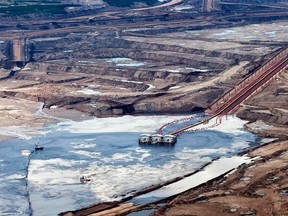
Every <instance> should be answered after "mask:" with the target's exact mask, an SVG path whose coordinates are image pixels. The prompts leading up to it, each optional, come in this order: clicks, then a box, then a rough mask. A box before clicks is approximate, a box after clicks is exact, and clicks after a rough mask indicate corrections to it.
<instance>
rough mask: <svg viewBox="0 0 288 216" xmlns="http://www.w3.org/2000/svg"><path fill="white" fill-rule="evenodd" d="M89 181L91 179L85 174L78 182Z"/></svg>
mask: <svg viewBox="0 0 288 216" xmlns="http://www.w3.org/2000/svg"><path fill="white" fill-rule="evenodd" d="M90 181H91V179H90V178H87V177H85V176H82V177H81V178H80V182H81V183H82V184H85V183H87V182H90Z"/></svg>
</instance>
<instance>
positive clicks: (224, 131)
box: [0, 116, 256, 216]
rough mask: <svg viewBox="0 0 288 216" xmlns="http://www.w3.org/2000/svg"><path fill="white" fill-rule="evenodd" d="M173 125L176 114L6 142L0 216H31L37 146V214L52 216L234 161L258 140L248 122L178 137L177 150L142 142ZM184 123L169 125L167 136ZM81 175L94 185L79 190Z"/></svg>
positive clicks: (94, 122)
mask: <svg viewBox="0 0 288 216" xmlns="http://www.w3.org/2000/svg"><path fill="white" fill-rule="evenodd" d="M175 119H179V116H123V117H118V118H100V119H99V118H94V119H90V120H85V121H82V122H73V121H66V122H61V123H58V124H57V125H54V126H53V125H52V126H49V127H46V128H45V130H44V131H43V132H42V133H43V134H44V135H43V136H42V137H34V138H32V139H30V140H20V139H14V140H8V141H4V142H1V143H0V156H1V157H0V158H1V161H0V171H1V172H0V180H1V183H0V190H1V195H0V215H8V214H12V215H29V204H28V199H27V192H26V181H25V176H26V166H27V163H28V157H29V152H31V151H32V150H33V149H34V144H35V143H37V142H40V144H41V145H43V146H44V147H45V148H44V150H43V151H36V152H34V153H32V154H31V155H30V156H31V162H30V166H29V175H28V189H29V192H30V200H31V207H32V210H33V213H34V215H37V216H45V215H49V216H50V215H56V214H57V213H59V212H62V211H67V210H75V209H78V208H82V207H86V206H89V205H92V204H95V203H99V202H103V201H112V200H117V199H121V198H122V196H121V194H129V193H131V191H133V190H138V189H141V188H143V187H146V186H148V185H152V184H157V183H161V182H164V181H167V180H170V179H172V178H175V177H178V176H182V175H185V174H187V173H191V172H193V171H195V170H196V169H198V168H200V167H202V166H203V165H204V164H206V163H208V162H210V161H211V160H212V159H213V158H217V157H221V156H222V157H223V156H227V157H228V156H231V155H234V154H235V153H237V152H239V151H241V150H242V149H243V148H246V147H249V145H251V144H252V143H253V142H254V141H255V139H256V136H255V135H253V134H251V133H249V132H247V131H244V130H243V124H244V123H245V122H244V121H241V120H240V119H238V118H229V119H228V120H226V119H223V126H220V127H219V128H215V129H210V130H206V131H195V132H192V133H187V134H183V135H181V136H179V138H178V141H177V143H176V145H175V146H171V147H168V146H166V147H165V146H145V145H139V144H138V142H137V139H138V137H139V135H140V134H142V133H155V132H156V131H157V129H158V128H159V127H160V126H161V125H162V124H164V123H166V122H170V121H174V120H175ZM225 121H226V123H225ZM192 122H193V121H191V122H190V123H192ZM229 122H230V123H229ZM185 124H187V123H186V122H182V123H176V124H172V125H170V126H169V127H167V128H165V129H164V132H165V133H166V132H169V131H172V130H175V129H177V128H179V127H182V126H184V125H185ZM225 124H226V125H225ZM83 175H84V176H86V177H89V178H91V182H90V183H88V184H80V181H79V178H80V177H81V176H83Z"/></svg>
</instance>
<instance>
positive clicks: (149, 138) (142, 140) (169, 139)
mask: <svg viewBox="0 0 288 216" xmlns="http://www.w3.org/2000/svg"><path fill="white" fill-rule="evenodd" d="M138 142H139V144H152V145H157V144H166V145H167V144H168V145H173V144H175V143H176V142H177V137H176V136H174V135H170V134H167V135H162V134H152V135H150V134H142V135H140V137H139V140H138Z"/></svg>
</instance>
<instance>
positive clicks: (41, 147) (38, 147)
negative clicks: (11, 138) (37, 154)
mask: <svg viewBox="0 0 288 216" xmlns="http://www.w3.org/2000/svg"><path fill="white" fill-rule="evenodd" d="M43 149H44V147H43V146H39V145H35V150H36V151H38V150H41V151H42V150H43Z"/></svg>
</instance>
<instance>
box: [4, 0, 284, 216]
mask: <svg viewBox="0 0 288 216" xmlns="http://www.w3.org/2000/svg"><path fill="white" fill-rule="evenodd" d="M176 2H178V5H170V6H169V7H167V8H164V9H163V8H162V9H161V8H156V9H154V10H153V11H150V10H147V9H143V10H138V9H137V10H126V11H125V10H119V11H117V10H112V11H111V12H109V11H108V12H107V11H104V12H101V13H98V14H96V15H95V14H93V15H89V16H83V17H76V18H75V17H74V18H67V19H63V20H57V22H54V21H53V22H51V20H37V22H35V21H33V20H25V19H24V20H23V19H19V20H16V21H15V20H13V19H8V18H3V20H5V23H6V24H3V26H2V31H1V32H0V50H1V52H0V66H1V67H2V68H1V70H0V83H1V87H0V100H1V106H0V113H1V128H0V139H6V138H9V137H13V136H16V135H19V134H20V135H25V136H32V135H35V133H36V131H37V128H40V127H42V126H43V125H44V124H45V123H47V122H54V121H55V119H54V118H47V116H45V113H48V114H49V115H52V116H56V117H62V118H63V117H65V118H72V119H83V118H87V116H98V117H105V116H111V115H114V116H115V115H124V114H134V115H137V114H148V115H149V114H151V113H153V114H167V113H168V114H182V113H191V112H193V111H199V110H204V109H205V108H207V107H208V106H209V104H211V103H212V102H213V100H215V99H216V98H217V97H219V96H220V95H222V94H223V93H224V92H226V91H227V90H229V89H230V88H232V87H233V86H234V85H235V84H237V83H238V82H239V81H240V80H241V79H242V78H243V77H245V76H247V75H248V74H250V73H252V72H253V71H254V69H255V68H257V67H258V66H259V65H261V64H263V63H264V62H265V61H266V60H267V59H269V58H270V57H271V56H272V55H273V54H274V53H275V52H277V50H279V48H281V47H283V46H287V43H288V42H287V28H288V22H287V17H288V16H287V10H285V8H286V6H285V4H283V6H281V9H279V8H278V9H275V8H273V9H270V10H268V9H267V7H266V6H265V7H264V9H263V6H261V7H259V8H260V9H259V8H257V7H256V6H251V5H248V6H249V7H248V6H247V5H246V6H243V10H242V9H239V8H238V9H237V8H236V9H235V8H234V7H235V5H233V4H232V5H230V6H229V5H224V6H222V7H223V8H224V10H223V11H221V12H215V13H211V14H210V13H199V11H200V7H201V5H202V1H196V0H195V1H193V0H190V1H188V0H187V1H183V2H182V3H181V1H176ZM263 2H264V1H263ZM267 2H268V3H269V1H267ZM267 2H266V3H267ZM179 3H180V4H179ZM244 3H245V2H244ZM248 3H249V2H248ZM281 5H282V3H281ZM272 7H273V6H272ZM223 8H222V9H223ZM233 8H234V9H233ZM247 8H249V10H250V11H247V12H246V9H247ZM218 9H221V8H218ZM233 10H235V11H234V12H233ZM260 10H261V11H260ZM262 10H263V11H262ZM224 11H226V12H224ZM0 19H2V18H0ZM7 20H8V21H7ZM20 21H21V22H23V23H21V24H22V25H17V24H19V22H20ZM21 37H23V38H24V37H25V38H26V45H25V49H24V52H25V57H26V59H27V61H28V62H27V64H25V66H24V67H20V68H18V67H14V66H15V62H13V61H11V60H12V58H13V53H11V50H12V41H13V40H16V39H17V38H21ZM19 53H21V52H19ZM18 57H19V56H18ZM17 64H18V65H21V64H20V63H19V62H18V63H17ZM13 67H14V68H13ZM12 68H13V69H12ZM287 80H288V74H287V71H286V72H283V73H282V74H280V75H279V77H277V78H275V79H274V80H272V81H271V82H270V83H269V85H268V86H267V87H266V88H265V89H262V91H261V92H258V93H257V94H255V95H253V97H251V98H250V99H248V100H247V101H245V103H244V104H242V107H241V109H239V112H238V116H239V117H241V118H244V119H248V120H250V121H252V123H250V124H247V125H246V127H247V128H248V129H249V130H252V131H254V132H255V133H258V134H260V135H262V136H266V137H277V138H281V139H283V140H284V139H286V140H287V124H288V110H287V104H288V97H287V94H288V87H287ZM42 108H44V109H43V112H45V113H42ZM63 113H65V114H63ZM63 115H64V116H63ZM287 146H288V143H287V141H281V142H275V143H272V144H269V145H267V146H265V147H262V148H259V149H257V150H252V151H251V152H249V154H251V155H253V156H254V155H259V156H261V159H259V160H257V161H255V165H256V166H251V165H249V166H250V167H241V168H239V169H238V170H237V171H236V172H234V173H233V174H231V175H229V176H228V177H225V178H224V179H220V180H217V181H214V182H211V184H209V185H206V186H203V187H200V188H197V189H193V190H191V191H188V192H187V193H184V194H182V195H180V196H179V197H176V198H175V199H171V200H167V201H166V202H167V204H166V205H165V206H164V207H161V208H159V207H156V206H154V205H153V206H152V207H154V208H155V209H157V211H156V212H155V213H154V215H228V214H229V215H231V214H232V215H233V214H234V215H239V214H241V213H242V215H243V214H244V215H245V214H246V215H253V214H254V215H255V214H257V215H285V212H287V211H288V210H287V208H288V203H287V188H288V185H287V184H288V183H287V180H285V179H287V169H288V167H287V160H288V158H287V155H288V154H287V150H288V147H287Z"/></svg>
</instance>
